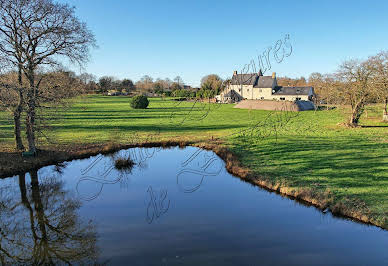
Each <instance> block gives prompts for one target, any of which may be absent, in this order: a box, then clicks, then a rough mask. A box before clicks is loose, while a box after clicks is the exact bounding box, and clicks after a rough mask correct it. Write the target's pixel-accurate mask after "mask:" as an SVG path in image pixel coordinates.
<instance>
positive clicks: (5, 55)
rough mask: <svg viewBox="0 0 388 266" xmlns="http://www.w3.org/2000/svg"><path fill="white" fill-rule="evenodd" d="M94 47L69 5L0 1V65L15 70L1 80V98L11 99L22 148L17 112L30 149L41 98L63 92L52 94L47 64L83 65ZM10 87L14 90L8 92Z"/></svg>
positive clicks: (53, 82) (55, 86)
mask: <svg viewBox="0 0 388 266" xmlns="http://www.w3.org/2000/svg"><path fill="white" fill-rule="evenodd" d="M94 45H95V38H94V35H93V34H92V32H91V31H90V30H89V29H88V28H87V26H86V24H85V23H83V22H81V21H80V20H79V19H78V18H77V17H76V16H75V12H74V8H72V7H70V6H69V5H68V4H62V3H56V2H53V1H52V0H29V1H26V0H0V64H1V66H0V69H2V70H4V69H6V70H8V71H9V70H10V71H14V73H15V74H14V76H15V78H13V79H12V80H5V81H4V82H2V83H1V84H0V94H1V95H2V97H3V102H4V97H11V98H12V101H11V102H12V105H13V106H12V107H13V118H14V124H15V126H14V128H15V141H16V146H17V148H18V149H19V150H23V149H24V145H23V141H22V137H21V132H20V131H21V117H22V113H23V112H24V113H25V117H26V119H25V127H26V135H27V141H28V149H29V151H30V152H32V153H35V152H36V134H35V133H36V131H37V123H36V114H37V111H38V109H39V108H44V105H43V103H44V102H51V103H52V100H53V99H59V98H60V97H62V96H65V95H67V92H66V93H59V94H57V92H58V90H60V89H59V87H58V84H57V80H56V78H57V77H58V75H52V74H50V73H52V68H53V67H58V66H59V65H60V64H61V63H65V62H69V63H72V64H78V65H79V66H83V65H84V64H85V63H86V61H87V60H88V58H89V49H90V48H91V47H92V46H94ZM13 80H17V82H14V81H13ZM61 88H63V90H64V91H67V90H66V89H65V87H63V86H62V87H61ZM10 91H13V93H12V94H11V95H10V96H8V94H9V92H10ZM58 95H60V96H59V97H58ZM5 102H6V103H7V101H5Z"/></svg>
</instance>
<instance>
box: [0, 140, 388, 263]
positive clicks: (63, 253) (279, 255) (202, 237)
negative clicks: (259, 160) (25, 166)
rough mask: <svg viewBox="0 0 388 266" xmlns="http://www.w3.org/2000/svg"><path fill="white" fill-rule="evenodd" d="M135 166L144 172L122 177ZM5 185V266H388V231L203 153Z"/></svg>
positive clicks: (160, 153)
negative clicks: (268, 185) (252, 179)
mask: <svg viewBox="0 0 388 266" xmlns="http://www.w3.org/2000/svg"><path fill="white" fill-rule="evenodd" d="M128 156H130V157H131V158H132V159H133V161H135V162H136V165H135V166H134V167H133V168H132V169H131V170H122V171H118V170H116V169H115V168H114V161H115V159H116V158H119V157H128ZM0 184H1V185H0V212H1V214H0V229H1V230H0V238H1V239H0V260H1V262H2V263H3V264H5V265H16V264H39V263H42V264H45V263H47V264H49V263H53V264H67V263H72V264H92V263H97V264H108V265H328V264H331V265H388V232H387V231H384V230H381V229H379V228H376V227H373V226H367V225H364V224H359V223H356V222H353V221H350V220H345V219H340V218H335V217H333V216H332V215H331V214H329V213H328V214H323V213H322V212H320V211H318V210H317V209H315V208H314V207H306V206H304V205H301V204H299V203H297V202H296V201H293V200H290V199H287V198H283V197H281V196H279V195H277V194H274V193H269V192H267V191H265V190H263V189H261V188H258V187H254V186H252V185H250V184H248V183H245V182H243V181H241V180H240V179H239V178H235V177H233V176H232V175H230V174H229V173H227V172H226V170H225V165H224V162H223V161H222V160H221V159H220V158H218V157H217V156H216V155H215V154H214V153H213V152H210V151H203V150H200V149H197V148H193V147H187V148H184V149H179V148H171V149H164V150H163V149H158V148H147V149H144V148H136V149H129V150H124V151H120V152H118V153H115V154H112V155H108V156H102V155H100V156H95V157H92V158H89V159H84V160H75V161H72V162H69V163H65V164H64V165H59V166H49V167H45V168H42V169H40V170H39V171H33V172H30V173H26V174H25V175H20V176H15V177H12V178H7V179H4V180H0Z"/></svg>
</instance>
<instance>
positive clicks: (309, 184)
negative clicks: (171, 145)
mask: <svg viewBox="0 0 388 266" xmlns="http://www.w3.org/2000/svg"><path fill="white" fill-rule="evenodd" d="M381 112H382V111H381V108H378V107H377V106H372V107H369V108H368V112H367V115H365V116H364V117H363V118H362V122H361V124H362V125H364V126H365V127H360V128H346V127H344V126H343V125H342V124H341V123H342V122H344V121H345V118H344V117H345V116H346V110H343V109H339V108H337V109H332V110H320V111H316V112H313V111H308V112H300V113H287V112H283V113H280V112H279V113H274V112H269V111H260V110H242V109H233V105H216V104H199V103H194V102H177V101H173V100H161V99H151V102H150V106H149V108H148V109H147V110H133V109H131V108H130V107H129V99H128V98H125V97H103V96H88V97H85V98H81V99H78V100H77V102H76V104H75V105H74V106H73V107H72V108H70V109H68V110H66V111H64V112H63V114H62V117H61V118H60V119H58V120H55V121H52V122H51V123H50V126H51V130H50V131H46V132H45V135H46V137H48V139H47V138H41V140H40V146H41V147H42V148H44V149H47V150H54V149H62V148H63V147H70V146H72V147H80V146H83V145H85V144H87V146H89V147H91V146H93V145H100V144H102V143H107V142H114V143H119V144H120V143H121V144H128V143H137V142H158V141H167V140H174V141H176V142H187V141H189V142H196V143H200V142H205V143H207V145H209V146H212V145H213V146H214V145H215V143H216V142H217V143H219V142H221V143H222V145H223V146H224V147H227V148H228V150H230V151H232V152H233V154H235V155H236V159H237V160H238V161H239V162H240V163H241V167H240V168H238V169H237V168H236V169H235V170H233V169H232V167H231V166H230V170H231V171H232V172H233V171H234V172H236V174H238V171H239V170H241V169H243V168H244V169H248V171H249V178H254V182H256V183H258V184H261V185H265V186H268V187H271V188H273V189H277V190H279V191H281V192H284V193H286V194H289V195H294V196H297V197H300V198H304V199H307V200H308V199H311V200H310V201H313V202H314V199H315V200H316V199H319V202H317V203H319V204H317V205H322V207H330V208H331V209H332V210H333V211H337V212H339V213H342V214H345V215H350V216H355V217H357V218H359V219H361V220H364V221H367V222H368V221H370V222H373V223H374V224H377V225H380V226H382V227H385V228H388V125H387V124H384V123H382V122H380V120H381ZM7 117H8V116H7V115H6V113H4V112H0V145H1V152H2V153H1V154H0V156H2V157H3V158H4V157H5V156H6V154H9V153H7V151H11V150H12V149H13V137H12V130H13V127H12V120H9V119H8V118H7ZM217 145H219V144H217ZM244 173H246V172H244ZM244 176H246V174H244Z"/></svg>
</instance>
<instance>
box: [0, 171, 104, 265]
mask: <svg viewBox="0 0 388 266" xmlns="http://www.w3.org/2000/svg"><path fill="white" fill-rule="evenodd" d="M29 177H30V183H29V184H28V183H27V182H26V175H19V177H18V189H17V187H16V186H12V185H8V186H2V187H1V189H0V205H1V216H0V234H1V239H0V260H1V262H2V265H15V264H23V265H26V264H27V265H56V264H74V263H76V264H95V263H96V261H97V255H98V250H97V246H96V241H97V234H96V229H95V226H94V225H93V223H92V222H88V223H86V222H84V221H82V219H80V217H79V214H78V212H77V211H78V210H79V208H80V207H81V202H80V201H79V200H77V199H76V198H75V197H73V196H72V193H70V192H69V191H67V190H65V189H64V183H63V182H62V181H60V179H59V176H55V175H54V176H50V177H46V176H41V177H40V178H39V176H38V172H37V171H32V172H30V173H29ZM17 190H19V191H17ZM17 194H19V195H20V196H19V197H17Z"/></svg>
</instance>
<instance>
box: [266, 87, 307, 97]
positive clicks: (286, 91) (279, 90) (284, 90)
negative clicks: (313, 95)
mask: <svg viewBox="0 0 388 266" xmlns="http://www.w3.org/2000/svg"><path fill="white" fill-rule="evenodd" d="M312 88H313V87H276V89H275V92H274V93H273V95H309V93H310V89H312Z"/></svg>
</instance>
